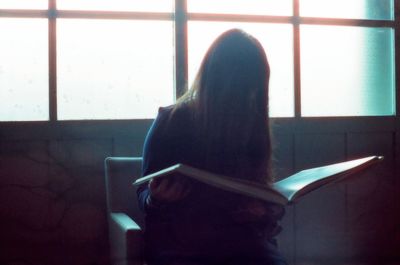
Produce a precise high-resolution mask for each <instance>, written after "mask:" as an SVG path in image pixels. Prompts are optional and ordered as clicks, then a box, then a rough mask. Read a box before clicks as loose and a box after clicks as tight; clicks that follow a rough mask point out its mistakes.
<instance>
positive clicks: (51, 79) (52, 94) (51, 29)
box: [48, 0, 57, 121]
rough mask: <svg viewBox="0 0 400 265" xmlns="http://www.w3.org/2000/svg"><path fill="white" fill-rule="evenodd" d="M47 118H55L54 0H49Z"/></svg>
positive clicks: (55, 38) (55, 49)
mask: <svg viewBox="0 0 400 265" xmlns="http://www.w3.org/2000/svg"><path fill="white" fill-rule="evenodd" d="M48 19H49V119H50V121H56V120H57V43H56V42H57V34H56V33H57V32H56V26H57V25H56V21H57V17H56V0H49V10H48Z"/></svg>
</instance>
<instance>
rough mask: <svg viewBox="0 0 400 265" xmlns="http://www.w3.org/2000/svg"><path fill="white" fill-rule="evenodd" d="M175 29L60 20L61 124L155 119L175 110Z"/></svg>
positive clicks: (154, 24)
mask: <svg viewBox="0 0 400 265" xmlns="http://www.w3.org/2000/svg"><path fill="white" fill-rule="evenodd" d="M172 26H173V25H172V22H170V21H129V20H69V19H60V20H59V21H58V23H57V27H58V35H57V37H58V49H57V52H58V68H57V70H58V117H59V119H61V120H67V119H132V118H137V119H140V118H153V117H155V115H156V113H157V110H158V107H159V106H165V105H169V104H171V103H172V102H173V37H172V34H173V27H172ZM150 33H151V34H150Z"/></svg>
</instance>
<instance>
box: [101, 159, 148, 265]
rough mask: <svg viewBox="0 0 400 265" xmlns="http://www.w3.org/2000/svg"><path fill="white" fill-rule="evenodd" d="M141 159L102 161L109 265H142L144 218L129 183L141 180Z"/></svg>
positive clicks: (133, 189)
mask: <svg viewBox="0 0 400 265" xmlns="http://www.w3.org/2000/svg"><path fill="white" fill-rule="evenodd" d="M141 167H142V158H141V157H129V158H128V157H108V158H106V159H105V181H106V199H107V217H108V228H109V240H110V256H111V262H112V264H113V265H138V264H143V260H142V251H143V232H142V229H141V228H143V227H144V216H143V214H142V213H141V211H140V210H139V206H138V202H137V198H136V188H135V187H134V186H133V185H132V182H133V181H134V180H135V179H136V178H138V177H140V176H141Z"/></svg>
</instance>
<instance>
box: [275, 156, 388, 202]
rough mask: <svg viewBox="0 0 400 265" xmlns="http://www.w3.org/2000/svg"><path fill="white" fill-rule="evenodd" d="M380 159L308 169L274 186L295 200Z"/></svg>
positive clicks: (360, 160) (373, 157)
mask: <svg viewBox="0 0 400 265" xmlns="http://www.w3.org/2000/svg"><path fill="white" fill-rule="evenodd" d="M380 160H382V157H379V156H370V157H366V158H361V159H356V160H351V161H347V162H342V163H336V164H332V165H328V166H323V167H317V168H311V169H306V170H303V171H300V172H298V173H296V174H294V175H292V176H290V177H287V178H285V179H283V180H281V181H278V182H276V183H274V184H273V187H274V189H276V190H277V191H279V192H280V193H282V194H283V195H285V196H286V198H288V200H289V201H291V202H294V201H295V200H296V199H298V198H299V197H301V196H302V195H305V194H307V193H309V192H310V191H312V190H315V189H317V188H319V187H321V186H322V185H324V184H326V183H328V182H333V181H335V180H338V179H339V178H342V177H345V176H348V175H350V174H354V173H355V172H358V171H359V170H362V169H364V168H366V167H367V166H369V165H371V164H373V163H375V162H377V161H380Z"/></svg>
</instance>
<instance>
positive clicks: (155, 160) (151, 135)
mask: <svg viewBox="0 0 400 265" xmlns="http://www.w3.org/2000/svg"><path fill="white" fill-rule="evenodd" d="M168 113H169V112H168V109H165V108H160V109H159V113H158V116H157V118H156V119H155V120H154V122H153V124H152V125H151V127H150V129H149V131H148V133H147V136H146V138H145V141H144V146H143V164H142V175H143V176H146V175H148V174H150V173H152V172H156V171H158V170H160V169H163V168H164V167H166V166H169V164H168V161H167V160H166V157H168V156H167V154H168V151H167V150H166V149H167V148H166V146H165V145H166V142H167V141H165V139H164V134H163V129H164V128H165V126H166V122H167V118H168ZM137 197H138V202H139V207H140V209H141V210H142V211H144V212H148V210H149V209H151V206H152V207H153V208H158V207H159V206H160V205H159V203H158V202H155V201H154V200H151V201H150V191H149V187H148V183H144V184H142V185H141V186H139V188H138V189H137Z"/></svg>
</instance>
